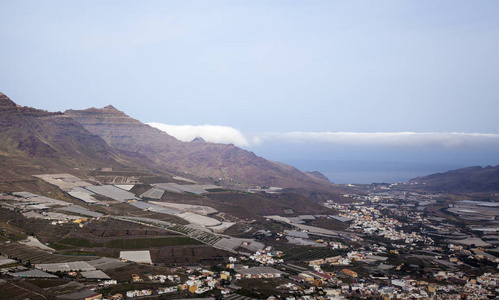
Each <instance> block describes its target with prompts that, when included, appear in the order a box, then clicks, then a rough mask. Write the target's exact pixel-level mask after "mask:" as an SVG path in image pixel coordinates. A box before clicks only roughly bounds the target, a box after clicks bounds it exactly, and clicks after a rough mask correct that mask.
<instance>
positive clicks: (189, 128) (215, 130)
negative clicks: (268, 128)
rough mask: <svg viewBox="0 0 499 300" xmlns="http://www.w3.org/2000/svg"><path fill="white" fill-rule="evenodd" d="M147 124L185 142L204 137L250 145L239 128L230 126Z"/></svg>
mask: <svg viewBox="0 0 499 300" xmlns="http://www.w3.org/2000/svg"><path fill="white" fill-rule="evenodd" d="M147 124H148V125H150V126H152V127H155V128H158V129H159V130H162V131H164V132H166V133H168V134H170V135H172V136H174V137H175V138H177V139H179V140H181V141H184V142H190V141H192V140H193V139H195V138H196V137H202V138H203V139H204V140H205V141H207V142H212V143H223V144H234V145H236V146H241V147H244V146H249V145H250V142H249V141H248V139H247V138H246V137H245V136H244V135H243V134H242V133H241V132H240V131H239V130H237V129H235V128H232V127H228V126H216V125H199V126H194V125H168V124H162V123H154V122H152V123H147Z"/></svg>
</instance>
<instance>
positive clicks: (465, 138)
mask: <svg viewBox="0 0 499 300" xmlns="http://www.w3.org/2000/svg"><path fill="white" fill-rule="evenodd" d="M259 138H260V139H261V140H262V141H279V140H280V141H283V142H288V143H323V144H336V145H350V146H394V147H398V146H402V147H405V146H440V147H464V146H473V145H475V146H477V145H478V146H480V145H482V144H484V143H485V144H498V145H499V134H483V133H459V132H431V133H417V132H373V133H368V132H286V133H262V134H260V135H259Z"/></svg>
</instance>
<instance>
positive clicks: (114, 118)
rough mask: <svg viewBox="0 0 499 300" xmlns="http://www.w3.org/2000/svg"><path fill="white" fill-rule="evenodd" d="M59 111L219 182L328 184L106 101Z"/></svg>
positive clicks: (122, 144)
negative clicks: (188, 138) (149, 121)
mask: <svg viewBox="0 0 499 300" xmlns="http://www.w3.org/2000/svg"><path fill="white" fill-rule="evenodd" d="M65 114H66V115H67V116H69V117H71V118H72V119H74V120H76V121H78V122H80V123H81V124H82V125H83V126H84V127H85V128H86V129H87V130H89V131H90V132H92V133H94V134H96V135H99V136H100V137H102V138H103V139H104V140H105V141H106V142H107V143H108V144H109V145H111V146H112V147H114V148H116V149H118V150H125V151H134V152H138V153H140V154H143V155H145V156H147V157H148V158H149V159H151V160H152V161H154V162H155V163H157V164H158V165H160V166H162V167H164V168H166V169H168V170H174V171H177V172H187V173H191V174H195V175H197V176H202V177H211V178H213V179H215V180H220V181H221V183H222V184H224V185H227V186H230V185H231V184H241V183H242V184H244V183H246V184H251V185H273V186H281V187H312V188H313V187H325V186H329V185H330V183H329V181H328V180H327V179H325V178H324V177H321V176H317V174H310V175H309V174H306V173H304V172H301V171H299V170H298V169H296V168H294V167H291V166H289V165H284V164H281V163H276V162H272V161H268V160H266V159H263V158H261V157H258V156H256V155H255V154H254V153H252V152H249V151H246V150H243V149H241V148H238V147H236V146H234V145H225V144H215V143H208V142H202V141H199V140H197V141H193V142H181V141H179V140H177V139H175V138H174V137H172V136H170V135H168V134H167V133H165V132H163V131H160V130H159V129H156V128H153V127H151V126H149V125H146V124H143V123H141V122H140V121H138V120H135V119H133V118H131V117H129V116H128V115H126V114H125V113H123V112H121V111H119V110H117V109H116V108H114V107H112V106H107V107H104V108H102V109H96V108H90V109H86V110H68V111H66V112H65Z"/></svg>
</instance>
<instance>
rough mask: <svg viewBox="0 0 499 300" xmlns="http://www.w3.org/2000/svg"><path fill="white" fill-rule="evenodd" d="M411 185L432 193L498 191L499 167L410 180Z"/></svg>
mask: <svg viewBox="0 0 499 300" xmlns="http://www.w3.org/2000/svg"><path fill="white" fill-rule="evenodd" d="M409 182H410V183H411V184H414V185H417V186H418V187H420V188H424V189H428V190H433V191H451V192H495V191H499V166H495V167H492V166H487V167H479V166H475V167H468V168H463V169H458V170H451V171H447V172H444V173H436V174H431V175H427V176H423V177H418V178H414V179H411V180H410V181H409Z"/></svg>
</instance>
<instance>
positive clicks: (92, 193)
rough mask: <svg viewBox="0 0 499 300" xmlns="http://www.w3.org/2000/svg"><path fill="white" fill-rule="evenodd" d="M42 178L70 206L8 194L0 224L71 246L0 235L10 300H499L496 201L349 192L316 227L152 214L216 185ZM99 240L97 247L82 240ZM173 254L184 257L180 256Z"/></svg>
mask: <svg viewBox="0 0 499 300" xmlns="http://www.w3.org/2000/svg"><path fill="white" fill-rule="evenodd" d="M40 177H42V178H45V180H47V181H50V182H51V183H53V184H57V185H58V186H59V187H60V188H61V189H63V190H65V191H67V192H68V193H69V194H70V195H72V196H73V197H75V198H76V199H77V200H75V203H70V202H66V201H62V200H57V199H53V198H50V197H47V196H41V195H37V194H33V193H27V192H13V193H6V194H3V195H2V196H1V197H0V198H1V200H0V201H1V202H0V205H1V207H2V208H1V211H2V213H3V214H11V215H17V216H18V217H19V218H24V219H27V220H30V221H32V222H36V223H37V224H42V223H41V222H43V224H46V226H48V227H50V226H52V228H54V229H53V230H54V231H58V230H61V232H65V234H66V235H67V237H65V238H63V239H60V237H58V238H55V237H52V238H48V239H47V237H40V238H42V239H45V240H51V239H52V240H53V241H51V242H45V243H42V242H40V241H39V240H38V237H37V234H36V233H33V234H32V235H30V236H28V237H27V239H23V238H21V237H18V238H17V239H16V238H15V237H14V236H15V234H14V232H12V230H11V228H8V227H3V228H2V234H3V241H2V242H1V243H0V255H1V259H0V266H1V272H2V274H3V275H2V279H1V283H0V285H2V287H1V288H2V291H5V293H9V290H12V291H18V290H19V287H20V286H23V287H24V289H25V290H26V296H27V297H29V298H32V299H37V297H38V298H40V299H43V298H46V297H48V296H49V295H56V296H57V298H58V299H132V298H141V297H161V298H165V297H167V298H172V299H173V298H196V297H203V298H205V297H211V298H226V299H250V298H253V299H262V298H263V299H277V298H279V299H284V298H285V299H322V298H324V299H326V298H327V299H351V298H363V299H373V298H380V299H381V298H383V299H462V298H463V297H465V298H466V299H484V298H494V297H497V296H499V289H498V288H497V286H498V283H499V272H498V271H497V270H498V268H499V258H498V256H499V249H498V248H497V245H499V233H498V230H499V228H498V227H497V222H496V220H497V217H498V215H499V203H497V202H492V201H483V200H482V201H477V200H471V199H469V200H461V199H460V198H459V199H457V198H456V199H454V198H453V196H452V195H445V194H435V193H433V194H432V193H427V192H418V191H414V190H411V188H410V186H404V185H396V184H395V185H381V186H380V185H371V186H359V187H358V188H357V189H355V188H354V187H351V189H350V190H351V191H355V190H357V191H358V192H357V193H353V192H351V193H349V194H344V195H343V196H344V199H345V201H343V202H342V203H339V202H335V201H333V200H327V201H325V202H324V203H322V206H323V211H322V213H321V214H299V213H297V212H295V211H294V210H293V209H285V210H283V213H282V214H281V215H267V216H264V217H263V218H262V219H260V220H254V219H253V220H245V219H241V218H236V217H231V216H230V215H229V214H222V213H220V212H219V211H218V210H217V209H214V208H212V207H209V206H199V205H197V206H196V205H187V204H173V203H166V202H161V201H159V200H160V199H161V196H162V195H163V194H164V193H168V192H169V193H177V194H178V193H190V194H198V195H199V194H206V193H210V189H213V188H216V187H213V186H200V187H196V186H195V185H191V186H188V185H183V186H182V185H179V184H176V185H172V184H169V185H166V184H154V185H152V186H151V190H150V191H146V192H145V193H144V192H143V193H141V194H139V195H136V194H134V193H133V191H134V190H133V189H132V187H133V184H131V185H128V186H123V185H121V186H120V185H116V186H113V185H108V186H98V185H93V184H89V183H87V182H85V181H82V180H80V179H79V178H76V177H74V176H70V175H68V174H59V175H56V176H48V175H43V176H40ZM189 184H192V182H190V183H189ZM162 187H167V188H166V189H164V188H163V189H162ZM173 187H174V188H173ZM173 189H175V190H173ZM215 192H216V191H215ZM279 192H280V189H278V188H274V189H266V190H265V191H258V189H253V190H252V191H251V193H272V194H274V193H279ZM154 194H156V195H154ZM144 195H146V196H147V197H145V196H144ZM77 201H80V202H77ZM77 203H81V205H78V204H77ZM116 205H127V206H128V207H129V208H130V209H131V208H135V209H136V210H135V212H136V215H133V214H132V215H128V216H125V215H123V214H121V215H119V214H114V213H113V210H112V209H111V208H113V206H116ZM103 210H105V211H107V213H106V212H105V211H103ZM99 211H100V212H99ZM130 211H133V210H130ZM158 215H159V216H162V217H161V218H163V219H164V218H165V216H168V217H169V218H170V219H168V221H166V220H161V218H158ZM174 217H175V218H174ZM172 218H173V219H172ZM173 220H177V222H180V223H174V222H172V221H173ZM28 223H30V222H28ZM107 224H109V225H107ZM110 224H112V225H110ZM39 226H41V225H39ZM120 227H122V228H127V230H126V231H127V232H128V234H131V236H130V237H129V238H126V237H120V238H113V239H105V238H104V232H105V231H106V230H109V229H113V228H120ZM64 228H69V229H66V231H64V230H63V229H64ZM34 231H36V230H34ZM134 231H136V232H140V233H133V232H134ZM66 232H68V233H70V232H80V235H75V234H74V233H71V234H69V235H68V234H67V233H66ZM81 232H86V235H85V234H82V233H81ZM96 232H99V234H100V236H101V237H100V238H94V239H92V240H90V239H88V236H89V233H91V234H94V237H95V236H96V235H95V234H96ZM18 235H19V234H18ZM153 236H154V237H155V238H151V237H153ZM84 237H85V238H84ZM115 237H117V236H115ZM103 247H104V248H105V249H104V248H103ZM168 247H169V248H168ZM172 247H173V248H179V249H183V250H184V252H186V251H187V252H189V251H192V254H181V255H179V254H175V253H174V252H175V249H173V250H171V249H170V248H172ZM166 248H168V249H170V250H168V251H172V252H171V255H170V256H169V255H168V254H167V253H164V252H165V251H166V250H165V249H166ZM110 249H111V250H110ZM113 249H114V250H113ZM179 249H177V250H179ZM208 249H210V250H208ZM196 251H198V252H196ZM196 253H198V254H196ZM63 254H72V255H71V256H68V255H63ZM176 255H177V256H178V257H177V256H176ZM186 255H187V256H186ZM171 257H173V260H172V258H171ZM26 286H28V287H31V288H26Z"/></svg>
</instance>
